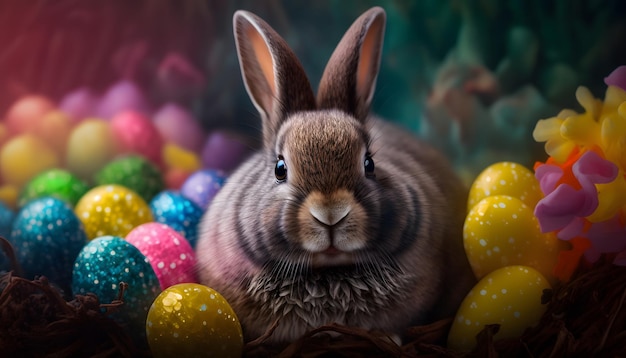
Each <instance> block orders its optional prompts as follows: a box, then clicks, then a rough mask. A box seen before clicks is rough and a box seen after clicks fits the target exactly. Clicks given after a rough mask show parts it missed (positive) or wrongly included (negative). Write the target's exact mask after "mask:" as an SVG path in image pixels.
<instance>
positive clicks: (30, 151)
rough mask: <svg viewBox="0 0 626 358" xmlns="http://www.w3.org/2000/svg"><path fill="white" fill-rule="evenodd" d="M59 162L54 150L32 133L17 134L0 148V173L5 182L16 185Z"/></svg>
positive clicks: (53, 166) (22, 183) (19, 185)
mask: <svg viewBox="0 0 626 358" xmlns="http://www.w3.org/2000/svg"><path fill="white" fill-rule="evenodd" d="M58 164H59V158H58V155H57V154H56V153H55V152H54V150H52V148H51V147H50V146H49V145H48V144H46V142H44V141H43V140H42V139H40V138H39V137H36V136H34V135H32V134H22V135H18V136H15V137H13V138H11V139H10V140H9V141H8V142H7V143H6V144H5V145H4V146H3V147H2V149H1V150H0V173H1V174H2V178H3V179H4V183H5V184H11V185H15V186H16V187H21V186H22V185H24V184H26V182H28V181H29V180H31V179H32V178H33V177H34V176H35V175H37V174H39V173H41V172H42V171H44V170H47V169H52V168H55V167H57V166H58Z"/></svg>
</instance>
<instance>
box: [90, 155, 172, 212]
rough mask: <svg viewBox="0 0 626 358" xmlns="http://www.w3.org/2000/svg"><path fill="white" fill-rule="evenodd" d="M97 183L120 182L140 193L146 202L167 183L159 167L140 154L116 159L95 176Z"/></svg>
mask: <svg viewBox="0 0 626 358" xmlns="http://www.w3.org/2000/svg"><path fill="white" fill-rule="evenodd" d="M95 181H96V184H97V185H105V184H119V185H122V186H125V187H127V188H129V189H131V190H133V191H135V192H136V193H137V194H139V195H140V196H141V197H142V198H143V199H144V200H146V202H149V201H150V200H152V198H153V197H154V196H155V195H156V194H158V193H159V192H161V191H162V190H163V189H164V187H165V183H164V182H163V176H162V175H161V171H160V170H159V168H158V167H156V166H155V165H154V164H153V163H151V162H149V161H148V160H146V159H145V158H143V157H141V156H138V155H129V156H126V157H122V158H118V159H115V160H114V161H112V162H110V163H109V164H107V165H106V166H105V167H104V168H102V169H101V170H100V171H99V172H98V173H97V174H96V176H95Z"/></svg>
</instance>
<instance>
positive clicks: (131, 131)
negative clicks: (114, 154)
mask: <svg viewBox="0 0 626 358" xmlns="http://www.w3.org/2000/svg"><path fill="white" fill-rule="evenodd" d="M111 129H112V130H113V134H114V136H115V137H116V138H117V142H118V143H119V144H120V152H121V153H134V154H139V155H141V156H143V157H145V158H146V159H148V160H149V161H151V162H153V163H155V164H157V165H162V163H163V158H162V156H161V153H162V149H163V137H162V136H161V133H160V132H159V130H158V129H157V127H156V126H155V125H154V123H152V121H151V120H150V119H148V118H146V117H145V116H144V115H142V114H140V113H138V112H134V111H125V112H121V113H119V114H117V115H116V116H115V117H113V119H112V120H111Z"/></svg>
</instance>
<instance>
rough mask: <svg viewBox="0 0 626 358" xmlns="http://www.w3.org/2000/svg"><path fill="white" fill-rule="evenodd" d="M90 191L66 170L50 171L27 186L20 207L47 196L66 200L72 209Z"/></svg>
mask: <svg viewBox="0 0 626 358" xmlns="http://www.w3.org/2000/svg"><path fill="white" fill-rule="evenodd" d="M88 190H89V185H87V183H85V182H84V181H82V180H80V179H78V178H77V177H76V176H75V175H74V174H72V173H70V172H68V171H67V170H64V169H58V168H56V169H50V170H46V171H45V172H43V173H41V174H39V175H37V176H36V177H34V178H33V179H32V180H31V181H29V182H28V184H26V186H25V187H24V189H23V190H22V193H21V194H20V198H19V205H20V206H24V205H26V204H27V203H28V202H29V201H31V200H33V199H37V198H41V197H45V196H53V197H55V198H58V199H61V200H64V201H65V202H67V203H68V204H70V205H71V206H72V207H73V206H74V205H76V203H77V202H78V200H79V199H80V198H81V197H82V196H83V195H85V193H86V192H87V191H88Z"/></svg>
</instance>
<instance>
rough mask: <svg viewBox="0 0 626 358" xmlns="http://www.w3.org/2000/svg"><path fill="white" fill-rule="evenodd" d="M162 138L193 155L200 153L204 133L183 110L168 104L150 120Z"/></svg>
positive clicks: (193, 118)
mask: <svg viewBox="0 0 626 358" xmlns="http://www.w3.org/2000/svg"><path fill="white" fill-rule="evenodd" d="M152 120H153V121H154V124H155V125H156V127H157V128H158V129H159V132H161V135H162V136H163V138H164V139H165V140H166V141H168V142H172V143H174V144H177V145H179V146H180V147H182V148H185V149H187V150H190V151H192V152H194V153H200V149H202V144H203V142H204V138H205V133H204V130H203V129H202V127H201V126H200V123H199V122H198V120H197V119H196V118H195V117H194V116H193V115H192V114H191V113H190V112H189V111H187V110H186V109H185V108H182V107H181V106H179V105H177V104H174V103H168V104H165V105H164V106H162V107H161V108H160V109H159V110H158V111H157V112H156V113H155V114H154V117H153V118H152Z"/></svg>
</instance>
